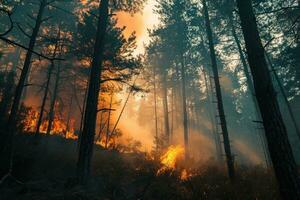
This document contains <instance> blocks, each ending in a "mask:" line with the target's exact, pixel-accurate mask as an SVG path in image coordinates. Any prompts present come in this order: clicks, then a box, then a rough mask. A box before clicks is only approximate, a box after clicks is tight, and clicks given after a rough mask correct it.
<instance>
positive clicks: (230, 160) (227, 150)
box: [203, 0, 235, 181]
mask: <svg viewBox="0 0 300 200" xmlns="http://www.w3.org/2000/svg"><path fill="white" fill-rule="evenodd" d="M203 9H204V17H205V25H206V32H207V38H208V41H209V50H210V57H211V65H212V71H213V76H214V83H215V90H216V96H217V106H218V111H219V117H220V122H221V129H222V135H223V142H224V150H225V156H226V162H227V168H228V176H229V178H230V179H231V180H232V181H233V180H234V176H235V170H234V160H233V156H232V154H231V147H230V141H229V135H228V130H227V122H226V117H225V112H224V106H223V100H222V92H221V86H220V80H219V72H218V66H217V59H216V53H215V48H214V42H213V33H212V29H211V26H210V19H209V14H208V8H207V4H206V0H203Z"/></svg>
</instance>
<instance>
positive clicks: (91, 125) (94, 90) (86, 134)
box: [77, 0, 109, 184]
mask: <svg viewBox="0 0 300 200" xmlns="http://www.w3.org/2000/svg"><path fill="white" fill-rule="evenodd" d="M108 4H109V1H108V0H101V2H100V5H99V17H98V27H97V34H96V41H95V46H94V52H93V60H92V65H91V73H90V79H89V87H88V94H87V101H86V110H85V117H84V123H83V130H82V135H81V138H80V140H81V141H80V146H79V155H78V162H77V178H78V181H79V182H80V183H82V184H84V183H85V182H86V181H87V180H88V177H89V175H90V167H91V159H92V154H93V145H94V137H95V129H96V120H97V110H98V109H97V108H98V96H99V92H100V78H101V71H102V60H103V48H104V42H105V41H104V37H105V33H106V28H107V24H108Z"/></svg>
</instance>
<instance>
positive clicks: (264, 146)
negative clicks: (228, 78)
mask: <svg viewBox="0 0 300 200" xmlns="http://www.w3.org/2000/svg"><path fill="white" fill-rule="evenodd" d="M228 18H229V25H230V27H231V33H232V36H233V38H234V41H235V43H236V46H237V48H238V51H239V55H240V59H241V61H242V66H243V71H244V74H245V76H246V82H247V85H248V89H249V91H250V93H251V94H250V95H251V98H252V102H253V104H254V108H255V115H256V118H257V120H261V115H260V111H259V107H258V103H257V100H256V97H255V91H254V85H253V80H252V77H251V74H250V71H249V69H248V64H247V61H246V58H245V56H244V53H243V50H242V46H241V43H240V40H239V38H238V36H237V34H236V31H235V27H234V23H233V14H232V12H231V11H230V14H229V16H228ZM258 134H259V139H260V140H261V144H262V150H263V153H264V156H265V160H266V165H267V166H269V154H268V152H267V144H266V138H265V136H264V135H262V134H264V133H261V132H259V133H258Z"/></svg>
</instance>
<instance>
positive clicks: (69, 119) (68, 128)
mask: <svg viewBox="0 0 300 200" xmlns="http://www.w3.org/2000/svg"><path fill="white" fill-rule="evenodd" d="M74 92H75V91H74ZM73 98H74V93H72V95H71V99H70V104H69V111H68V116H67V127H66V129H67V130H66V134H67V133H68V132H70V122H71V115H72V111H73ZM65 136H66V135H65Z"/></svg>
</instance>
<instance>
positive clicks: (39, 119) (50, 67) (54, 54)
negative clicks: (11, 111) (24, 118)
mask: <svg viewBox="0 0 300 200" xmlns="http://www.w3.org/2000/svg"><path fill="white" fill-rule="evenodd" d="M59 39H60V30H58V33H57V37H56V44H55V47H54V50H53V54H52V58H55V57H56V53H57V49H58V44H59ZM53 69H54V61H53V60H52V61H51V63H50V66H49V69H48V76H47V81H46V87H45V92H44V97H43V101H42V105H41V110H40V114H39V118H38V122H37V126H36V131H35V135H36V136H37V135H38V134H39V133H40V127H41V125H42V121H43V115H44V110H45V106H46V101H47V97H48V92H49V85H50V81H51V76H52V71H53Z"/></svg>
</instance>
